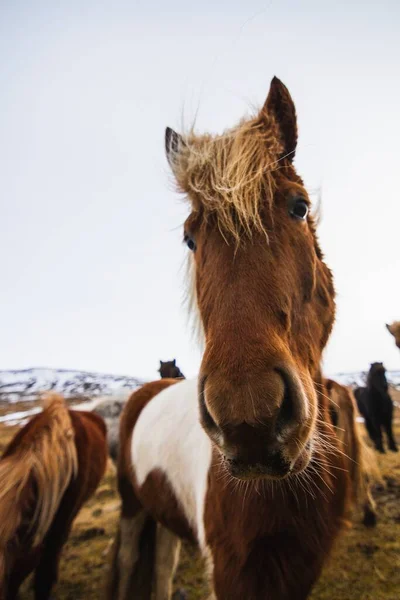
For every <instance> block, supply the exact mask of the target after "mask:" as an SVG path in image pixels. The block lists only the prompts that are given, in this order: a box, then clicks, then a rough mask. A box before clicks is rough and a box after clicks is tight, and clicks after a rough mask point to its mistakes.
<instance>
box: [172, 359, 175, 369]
mask: <svg viewBox="0 0 400 600" xmlns="http://www.w3.org/2000/svg"><path fill="white" fill-rule="evenodd" d="M172 364H173V366H174V367H176V358H174V360H173V361H172Z"/></svg>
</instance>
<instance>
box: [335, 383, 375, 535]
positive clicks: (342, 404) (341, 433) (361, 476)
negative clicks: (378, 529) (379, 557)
mask: <svg viewBox="0 0 400 600" xmlns="http://www.w3.org/2000/svg"><path fill="white" fill-rule="evenodd" d="M325 386H326V389H327V392H328V395H329V398H330V401H331V407H330V413H331V419H332V423H333V425H334V427H336V431H337V435H338V437H339V439H340V442H341V446H342V451H343V455H344V458H345V460H346V462H347V466H346V468H347V470H348V472H349V474H350V478H351V482H352V484H353V501H354V503H356V502H357V503H360V504H361V505H362V508H363V512H364V516H363V523H364V525H366V526H367V527H374V526H375V525H376V521H377V516H376V504H375V501H374V499H373V497H372V493H371V482H372V481H373V480H375V481H378V480H380V479H381V477H380V474H379V468H378V465H377V463H376V460H375V457H374V455H373V451H372V450H370V448H368V446H366V445H365V444H364V442H363V440H362V437H361V435H360V430H359V427H358V426H357V422H356V416H357V406H356V401H355V399H354V397H353V394H352V392H351V390H350V389H349V388H347V387H345V386H344V385H340V383H337V381H333V380H332V379H326V380H325Z"/></svg>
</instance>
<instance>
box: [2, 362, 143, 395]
mask: <svg viewBox="0 0 400 600" xmlns="http://www.w3.org/2000/svg"><path fill="white" fill-rule="evenodd" d="M143 383H144V381H143V380H141V379H139V378H137V377H133V376H130V375H111V374H104V373H96V372H93V371H79V370H76V369H50V368H42V367H33V368H31V369H10V370H3V371H1V370H0V401H3V402H19V401H21V400H24V401H29V400H35V399H36V398H37V396H38V394H41V393H43V392H48V391H55V392H59V393H61V394H64V395H65V396H66V397H74V396H77V397H86V396H88V397H91V398H93V397H96V396H109V395H113V396H115V395H118V394H119V393H124V392H125V393H126V391H127V390H134V389H136V388H137V387H139V386H140V385H143Z"/></svg>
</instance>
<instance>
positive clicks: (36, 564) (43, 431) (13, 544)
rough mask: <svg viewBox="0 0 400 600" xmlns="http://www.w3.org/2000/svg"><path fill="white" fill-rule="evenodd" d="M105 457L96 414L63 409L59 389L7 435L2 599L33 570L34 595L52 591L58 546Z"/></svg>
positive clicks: (0, 540)
mask: <svg viewBox="0 0 400 600" xmlns="http://www.w3.org/2000/svg"><path fill="white" fill-rule="evenodd" d="M106 461H107V442H106V429H105V425H104V421H103V420H102V418H101V417H99V416H98V415H94V414H92V413H86V412H77V411H73V410H68V407H67V405H66V403H65V401H64V399H63V398H62V397H61V396H59V395H57V394H49V395H48V397H47V398H46V400H45V405H44V410H43V412H42V413H40V414H38V415H36V416H35V417H33V418H32V419H31V420H30V421H29V423H27V424H26V425H25V426H24V427H23V428H22V429H21V430H20V431H18V433H17V434H16V435H15V437H14V438H13V439H12V440H11V442H10V444H9V445H8V447H7V448H6V450H5V452H4V454H3V456H2V458H1V460H0V481H1V485H0V600H13V599H15V598H17V594H18V589H19V587H20V585H21V583H22V582H23V580H24V579H25V578H26V577H27V576H28V575H29V574H30V573H31V572H32V571H35V577H34V592H35V599H36V600H47V599H48V598H50V594H51V589H52V587H53V585H54V583H55V582H56V580H57V572H58V563H59V559H60V554H61V550H62V546H63V545H64V543H65V542H66V540H67V538H68V534H69V531H70V529H71V526H72V522H73V520H74V518H75V517H76V515H77V513H78V511H79V509H80V508H81V506H82V504H83V503H84V502H85V501H86V500H87V499H88V498H89V497H90V496H91V495H92V494H93V493H94V491H95V490H96V488H97V486H98V484H99V482H100V479H101V477H102V476H103V473H104V470H105V467H106Z"/></svg>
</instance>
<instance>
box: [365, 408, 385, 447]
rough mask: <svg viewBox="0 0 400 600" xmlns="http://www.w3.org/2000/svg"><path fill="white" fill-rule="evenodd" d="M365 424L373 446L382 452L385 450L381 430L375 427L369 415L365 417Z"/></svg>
mask: <svg viewBox="0 0 400 600" xmlns="http://www.w3.org/2000/svg"><path fill="white" fill-rule="evenodd" d="M365 426H366V428H367V431H368V435H369V437H370V438H371V441H372V442H373V443H374V445H375V448H376V449H377V450H378V452H382V453H384V452H385V450H384V448H383V444H382V432H381V430H380V427H376V426H375V424H374V423H373V421H372V419H371V418H370V417H369V416H366V417H365Z"/></svg>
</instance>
